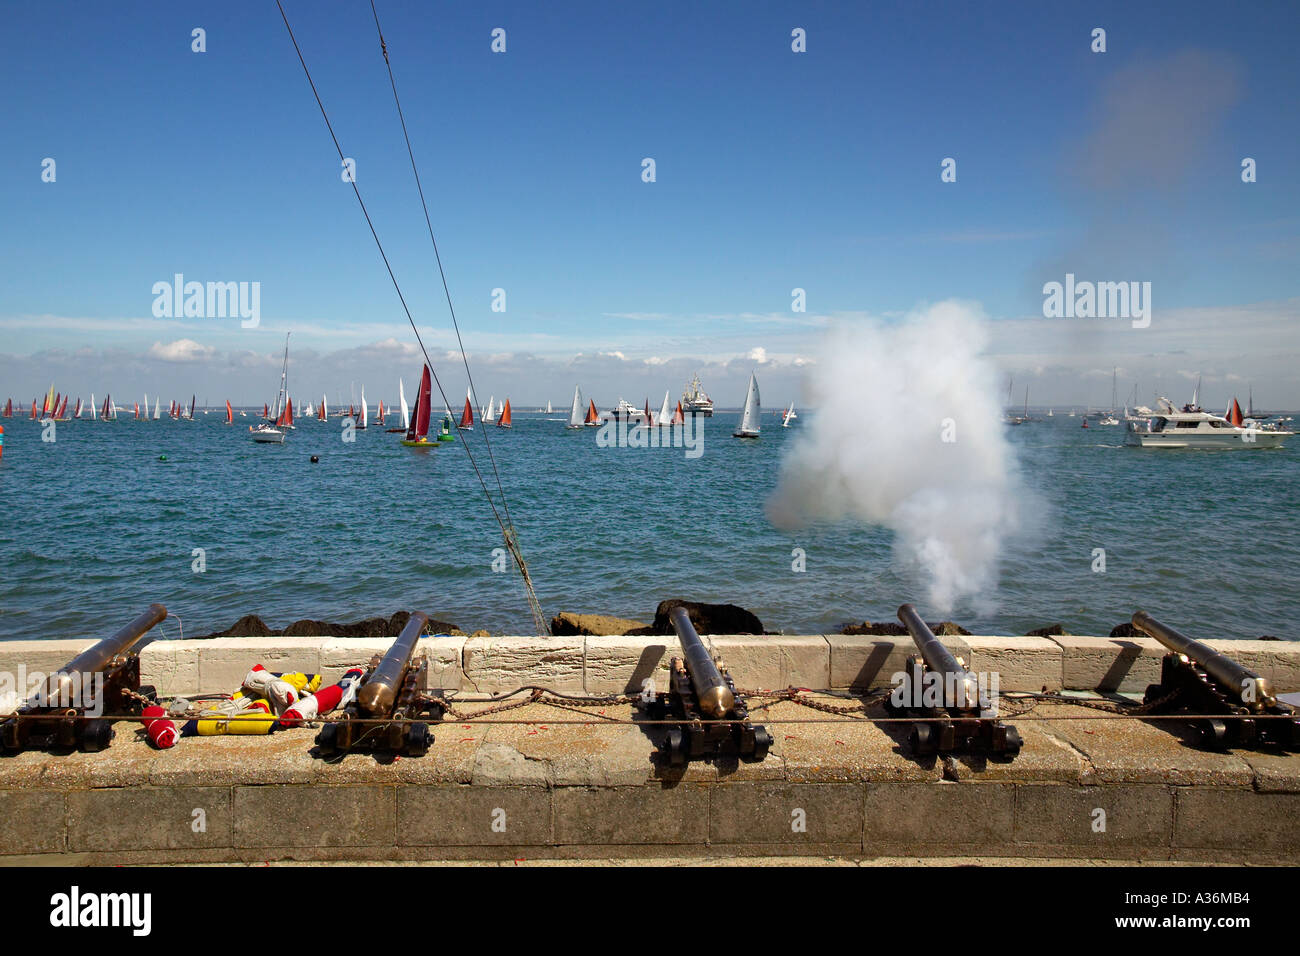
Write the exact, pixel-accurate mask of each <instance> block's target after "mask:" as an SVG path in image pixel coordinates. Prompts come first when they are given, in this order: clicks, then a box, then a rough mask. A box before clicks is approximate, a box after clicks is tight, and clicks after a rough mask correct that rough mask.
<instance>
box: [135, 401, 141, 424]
mask: <svg viewBox="0 0 1300 956" xmlns="http://www.w3.org/2000/svg"><path fill="white" fill-rule="evenodd" d="M135 420H136V421H137V422H138V421H139V420H140V403H139V402H136V403H135Z"/></svg>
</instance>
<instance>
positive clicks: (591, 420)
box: [582, 399, 600, 428]
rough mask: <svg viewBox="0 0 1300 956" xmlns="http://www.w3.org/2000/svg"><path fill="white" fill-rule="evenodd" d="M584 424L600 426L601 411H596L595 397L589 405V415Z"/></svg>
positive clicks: (590, 426)
mask: <svg viewBox="0 0 1300 956" xmlns="http://www.w3.org/2000/svg"><path fill="white" fill-rule="evenodd" d="M582 424H583V425H585V426H587V427H588V428H592V427H599V426H600V413H599V412H597V411H596V400H595V399H592V400H591V404H590V405H588V406H587V417H586V418H585V419H583V421H582Z"/></svg>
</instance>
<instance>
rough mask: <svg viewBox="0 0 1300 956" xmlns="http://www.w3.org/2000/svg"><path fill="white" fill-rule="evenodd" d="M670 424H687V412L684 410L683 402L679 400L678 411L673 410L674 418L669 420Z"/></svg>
mask: <svg viewBox="0 0 1300 956" xmlns="http://www.w3.org/2000/svg"><path fill="white" fill-rule="evenodd" d="M668 424H669V425H685V424H686V415H685V413H683V412H682V403H681V402H678V403H677V411H675V412H673V417H672V420H671V421H669V422H668Z"/></svg>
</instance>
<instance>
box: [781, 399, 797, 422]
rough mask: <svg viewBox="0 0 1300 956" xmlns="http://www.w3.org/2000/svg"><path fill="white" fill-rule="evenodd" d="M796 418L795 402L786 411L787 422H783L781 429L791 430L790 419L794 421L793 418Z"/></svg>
mask: <svg viewBox="0 0 1300 956" xmlns="http://www.w3.org/2000/svg"><path fill="white" fill-rule="evenodd" d="M794 417H795V415H794V402H791V403H790V407H789V408H787V409H786V410H785V420H784V421H782V422H781V427H782V428H789V427H790V419H792V418H794Z"/></svg>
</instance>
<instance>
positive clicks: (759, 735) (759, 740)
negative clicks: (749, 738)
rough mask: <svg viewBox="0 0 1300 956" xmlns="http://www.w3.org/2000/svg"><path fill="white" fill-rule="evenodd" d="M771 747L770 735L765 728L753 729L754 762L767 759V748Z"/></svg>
mask: <svg viewBox="0 0 1300 956" xmlns="http://www.w3.org/2000/svg"><path fill="white" fill-rule="evenodd" d="M771 746H772V735H771V734H769V733H768V732H767V728H766V727H755V728H754V760H756V761H758V760H763V759H765V758H766V757H767V751H768V748H770V747H771Z"/></svg>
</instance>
